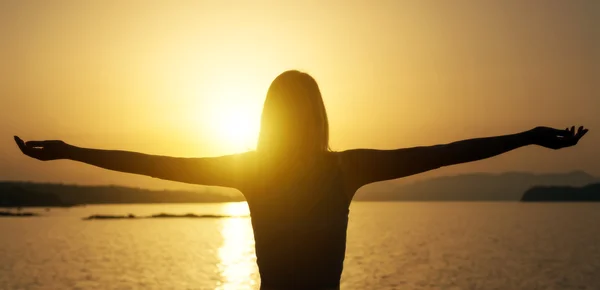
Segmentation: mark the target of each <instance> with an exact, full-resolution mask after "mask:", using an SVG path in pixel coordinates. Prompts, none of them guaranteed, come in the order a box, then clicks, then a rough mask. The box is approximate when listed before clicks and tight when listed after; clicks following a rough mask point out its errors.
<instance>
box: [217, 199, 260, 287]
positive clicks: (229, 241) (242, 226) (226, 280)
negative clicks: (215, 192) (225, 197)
mask: <svg viewBox="0 0 600 290" xmlns="http://www.w3.org/2000/svg"><path fill="white" fill-rule="evenodd" d="M224 207H225V208H224V214H226V215H232V216H246V215H248V214H249V210H248V204H247V203H245V202H239V203H228V204H226V205H224ZM221 235H222V237H223V243H222V245H221V247H220V248H219V250H218V255H219V259H220V263H219V265H218V269H219V272H220V275H221V283H219V285H217V287H216V288H215V289H218V290H230V289H231V290H244V289H258V268H257V266H256V255H255V253H254V236H253V233H252V225H251V223H250V219H248V218H236V217H234V218H226V219H223V220H222V228H221Z"/></svg>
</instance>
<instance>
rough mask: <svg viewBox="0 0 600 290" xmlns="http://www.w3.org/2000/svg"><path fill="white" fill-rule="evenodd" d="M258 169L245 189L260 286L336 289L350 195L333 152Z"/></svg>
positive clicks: (263, 287)
mask: <svg viewBox="0 0 600 290" xmlns="http://www.w3.org/2000/svg"><path fill="white" fill-rule="evenodd" d="M311 163H312V164H310V165H309V164H302V165H291V164H285V163H282V164H278V165H277V166H269V168H261V169H260V170H258V171H257V174H256V175H255V180H254V181H252V182H250V183H248V184H249V185H248V186H247V188H243V189H242V190H243V191H244V194H245V195H246V198H247V200H248V205H249V207H250V213H251V217H252V226H253V230H254V239H255V247H256V257H257V264H258V267H259V272H260V277H261V288H262V289H321V288H333V289H337V288H338V287H339V284H340V277H341V274H342V269H343V263H344V255H345V250H346V230H347V226H348V213H349V204H350V202H349V199H348V197H347V195H346V193H345V189H344V182H343V179H342V174H341V170H340V166H339V162H338V160H337V156H336V155H335V154H327V155H326V156H324V157H323V158H320V159H319V160H316V161H313V162H311Z"/></svg>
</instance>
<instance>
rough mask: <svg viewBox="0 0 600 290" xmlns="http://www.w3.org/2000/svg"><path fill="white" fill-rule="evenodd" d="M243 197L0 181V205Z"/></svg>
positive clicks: (210, 191) (228, 193)
mask: <svg viewBox="0 0 600 290" xmlns="http://www.w3.org/2000/svg"><path fill="white" fill-rule="evenodd" d="M236 201H244V197H243V196H242V195H241V193H238V194H236V193H231V191H224V190H218V189H217V190H215V189H213V188H208V187H206V188H201V189H199V190H198V191H197V192H194V191H178V190H149V189H142V188H131V187H124V186H113V185H106V186H82V185H66V184H53V183H33V182H11V181H6V182H0V208H3V207H4V208H9V207H69V206H75V205H87V204H133V203H137V204H143V203H207V202H236Z"/></svg>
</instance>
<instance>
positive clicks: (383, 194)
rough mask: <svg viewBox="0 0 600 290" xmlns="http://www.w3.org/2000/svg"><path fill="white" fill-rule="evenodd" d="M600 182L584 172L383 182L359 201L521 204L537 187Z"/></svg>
mask: <svg viewBox="0 0 600 290" xmlns="http://www.w3.org/2000/svg"><path fill="white" fill-rule="evenodd" d="M597 182H600V178H598V177H595V176H592V175H590V174H588V173H586V172H583V171H573V172H566V173H550V174H535V173H528V172H506V173H499V174H492V173H471V174H461V175H455V176H443V177H437V178H432V179H427V180H423V181H417V182H413V183H409V184H396V183H394V182H379V183H375V184H372V185H368V186H366V187H365V188H363V189H361V190H359V191H358V192H357V194H356V196H355V198H354V200H359V201H520V200H521V199H522V196H523V194H524V193H525V192H526V191H527V190H529V189H531V188H533V187H536V186H573V187H579V186H585V185H588V184H591V183H597Z"/></svg>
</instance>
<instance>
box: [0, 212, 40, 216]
mask: <svg viewBox="0 0 600 290" xmlns="http://www.w3.org/2000/svg"><path fill="white" fill-rule="evenodd" d="M30 216H39V214H37V213H33V212H11V211H0V217H30Z"/></svg>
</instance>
